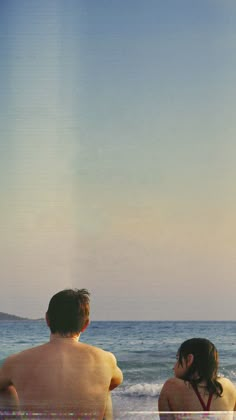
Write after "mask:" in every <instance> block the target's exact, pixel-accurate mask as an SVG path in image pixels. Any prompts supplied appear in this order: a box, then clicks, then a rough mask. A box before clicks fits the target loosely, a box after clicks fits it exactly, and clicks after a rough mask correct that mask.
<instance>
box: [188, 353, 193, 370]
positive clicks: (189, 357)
mask: <svg viewBox="0 0 236 420" xmlns="http://www.w3.org/2000/svg"><path fill="white" fill-rule="evenodd" d="M193 361H194V355H193V354H192V353H190V354H188V356H187V360H186V363H187V367H190V366H191V365H192V364H193Z"/></svg>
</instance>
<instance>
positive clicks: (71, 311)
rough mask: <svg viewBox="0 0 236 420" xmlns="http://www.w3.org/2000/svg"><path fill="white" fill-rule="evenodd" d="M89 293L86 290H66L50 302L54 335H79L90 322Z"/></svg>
mask: <svg viewBox="0 0 236 420" xmlns="http://www.w3.org/2000/svg"><path fill="white" fill-rule="evenodd" d="M89 295H90V294H89V292H88V291H87V290H86V289H65V290H62V291H61V292H58V293H56V294H55V295H54V296H53V297H52V298H51V300H50V302H49V305H48V310H47V318H48V322H49V328H50V330H51V332H52V333H53V334H55V333H59V334H61V335H68V334H78V333H80V332H81V331H82V329H83V328H84V326H85V325H86V324H87V323H88V321H89Z"/></svg>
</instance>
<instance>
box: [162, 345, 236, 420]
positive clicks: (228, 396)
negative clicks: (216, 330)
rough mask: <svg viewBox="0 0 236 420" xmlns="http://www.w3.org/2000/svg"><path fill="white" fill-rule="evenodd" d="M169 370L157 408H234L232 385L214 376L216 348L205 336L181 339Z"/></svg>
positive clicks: (228, 381)
mask: <svg viewBox="0 0 236 420" xmlns="http://www.w3.org/2000/svg"><path fill="white" fill-rule="evenodd" d="M173 371H174V375H175V377H174V378H170V379H168V380H167V381H166V382H165V384H164V386H163V388H162V391H161V394H160V398H159V401H158V407H159V411H160V412H163V411H165V412H167V411H168V412H170V411H171V412H174V411H176V412H213V411H214V412H222V411H225V412H229V411H231V412H233V411H236V389H235V387H234V385H233V383H232V382H231V381H230V380H229V379H226V378H221V377H219V376H218V352H217V350H216V347H215V346H214V344H213V343H211V342H210V341H209V340H207V339H206V338H192V339H190V340H186V341H184V342H183V343H182V344H181V346H180V347H179V349H178V352H177V355H176V363H175V365H174V368H173ZM179 415H180V414H179ZM160 417H161V418H167V417H166V416H163V415H161V416H160ZM168 418H169V417H168ZM171 418H173V417H171ZM219 418H220V417H219ZM221 418H222V419H223V417H221ZM224 418H225V417H224ZM231 418H232V416H231Z"/></svg>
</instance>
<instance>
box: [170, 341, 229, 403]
mask: <svg viewBox="0 0 236 420" xmlns="http://www.w3.org/2000/svg"><path fill="white" fill-rule="evenodd" d="M174 371H175V376H176V377H178V378H180V379H184V380H186V381H189V382H191V383H195V384H197V383H200V382H205V383H206V386H207V388H208V390H209V391H212V392H214V393H217V394H218V393H219V391H217V389H220V388H221V386H220V387H219V386H218V384H219V382H217V373H218V352H217V350H216V347H215V346H214V344H213V343H212V342H211V341H209V340H207V339H205V338H191V339H190V340H186V341H184V342H183V343H182V344H181V346H180V348H179V350H178V353H177V362H176V364H175V367H174ZM219 385H220V384H219ZM220 390H221V389H220ZM219 395H220V393H219Z"/></svg>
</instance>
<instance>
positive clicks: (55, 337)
mask: <svg viewBox="0 0 236 420" xmlns="http://www.w3.org/2000/svg"><path fill="white" fill-rule="evenodd" d="M79 338H80V334H70V335H69V334H68V335H62V334H59V333H55V334H52V333H51V335H50V342H60V343H62V342H66V343H75V342H76V343H77V342H78V341H79Z"/></svg>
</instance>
